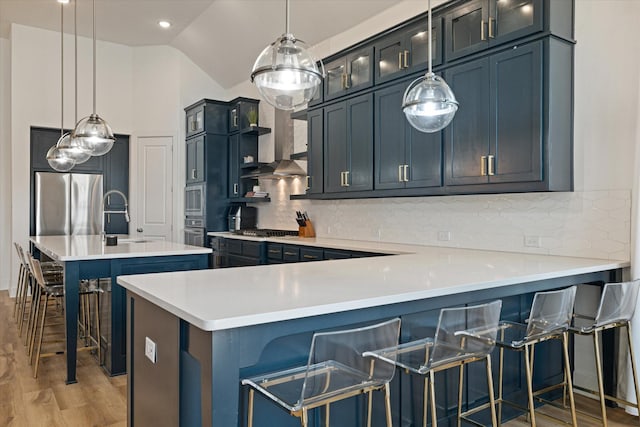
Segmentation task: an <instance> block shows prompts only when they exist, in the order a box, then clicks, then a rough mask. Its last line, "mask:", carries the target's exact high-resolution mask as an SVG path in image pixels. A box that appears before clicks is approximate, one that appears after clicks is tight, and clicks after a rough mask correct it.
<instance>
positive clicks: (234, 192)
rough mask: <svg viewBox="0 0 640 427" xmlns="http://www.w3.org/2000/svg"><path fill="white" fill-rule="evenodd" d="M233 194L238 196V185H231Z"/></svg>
mask: <svg viewBox="0 0 640 427" xmlns="http://www.w3.org/2000/svg"><path fill="white" fill-rule="evenodd" d="M233 194H238V184H237V183H235V184H233Z"/></svg>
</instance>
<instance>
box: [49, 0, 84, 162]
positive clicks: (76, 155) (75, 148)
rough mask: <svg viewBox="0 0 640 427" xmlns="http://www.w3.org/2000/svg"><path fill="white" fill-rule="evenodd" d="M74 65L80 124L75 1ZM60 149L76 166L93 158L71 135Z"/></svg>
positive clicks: (76, 110) (63, 140) (76, 101)
mask: <svg viewBox="0 0 640 427" xmlns="http://www.w3.org/2000/svg"><path fill="white" fill-rule="evenodd" d="M73 8H74V12H73V13H74V18H73V27H74V64H75V71H74V76H75V89H74V93H75V116H74V119H75V120H74V123H77V122H78V0H74V5H73ZM57 146H58V149H59V150H62V151H63V153H64V154H65V156H66V157H69V158H70V159H73V160H75V162H76V165H79V164H81V163H84V162H86V161H87V160H89V158H91V149H90V148H89V147H87V145H86V143H85V141H84V139H82V138H73V137H71V134H70V133H66V134H65V135H64V136H63V137H62V138H60V140H59V141H58V144H57Z"/></svg>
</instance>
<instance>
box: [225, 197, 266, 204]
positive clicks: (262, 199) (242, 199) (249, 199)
mask: <svg viewBox="0 0 640 427" xmlns="http://www.w3.org/2000/svg"><path fill="white" fill-rule="evenodd" d="M270 201H271V197H238V198H236V199H233V200H232V202H233V203H235V202H240V203H265V202H270Z"/></svg>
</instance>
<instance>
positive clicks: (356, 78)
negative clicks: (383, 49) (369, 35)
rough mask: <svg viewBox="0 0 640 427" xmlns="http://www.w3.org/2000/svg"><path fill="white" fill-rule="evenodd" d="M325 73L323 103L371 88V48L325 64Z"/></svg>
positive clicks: (359, 50)
mask: <svg viewBox="0 0 640 427" xmlns="http://www.w3.org/2000/svg"><path fill="white" fill-rule="evenodd" d="M325 72H326V74H327V75H326V77H325V79H324V100H325V101H329V100H331V99H334V98H338V97H341V96H344V95H347V94H349V93H352V92H355V91H358V90H361V89H365V88H368V87H370V86H372V85H373V46H369V47H365V48H362V49H358V50H356V51H353V52H350V53H349V54H347V55H344V56H342V57H340V58H339V59H336V60H333V61H331V62H328V63H326V64H325Z"/></svg>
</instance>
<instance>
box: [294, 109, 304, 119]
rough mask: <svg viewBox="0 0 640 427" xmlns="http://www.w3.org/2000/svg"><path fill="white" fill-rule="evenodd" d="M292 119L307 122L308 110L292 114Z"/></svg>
mask: <svg viewBox="0 0 640 427" xmlns="http://www.w3.org/2000/svg"><path fill="white" fill-rule="evenodd" d="M291 118H292V119H293V120H307V110H306V109H304V110H300V111H294V112H293V113H291Z"/></svg>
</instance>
